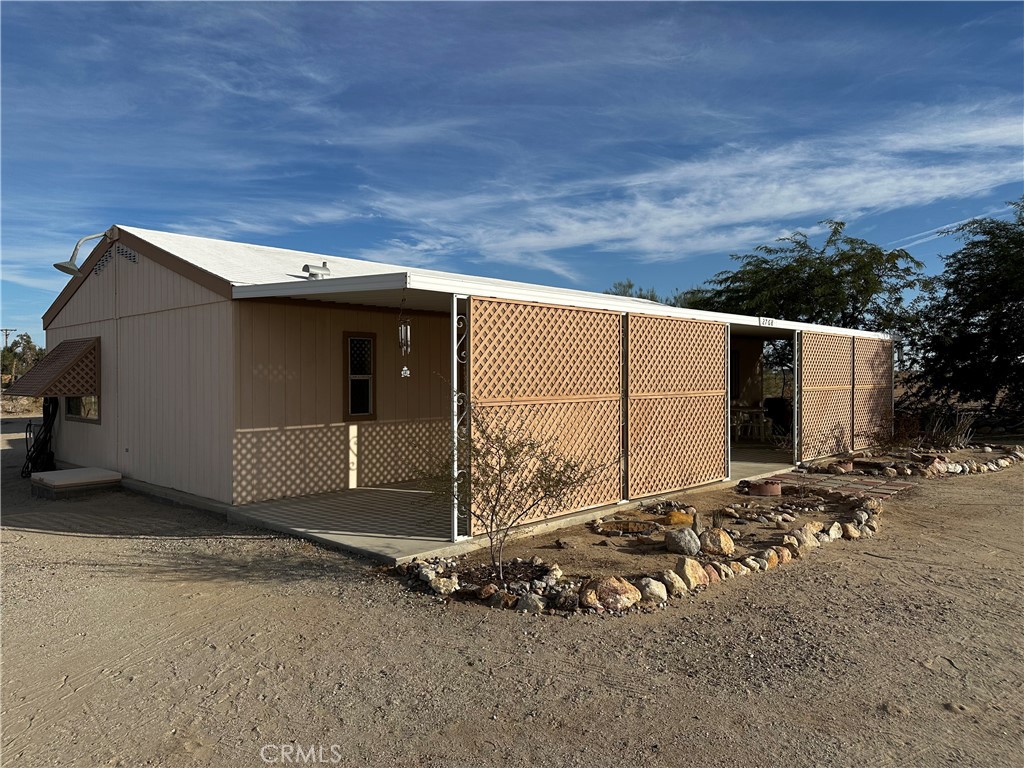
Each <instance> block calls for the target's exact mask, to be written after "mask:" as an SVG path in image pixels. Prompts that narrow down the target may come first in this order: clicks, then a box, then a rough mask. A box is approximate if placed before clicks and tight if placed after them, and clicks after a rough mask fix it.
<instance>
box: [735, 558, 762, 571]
mask: <svg viewBox="0 0 1024 768" xmlns="http://www.w3.org/2000/svg"><path fill="white" fill-rule="evenodd" d="M740 562H741V563H743V565H745V566H746V567H747V568H748V569H749V570H750V571H751V572H752V573H757V572H758V571H760V570H762V569H761V563H760V562H758V560H757V558H756V557H744V558H743V559H742V560H741V561H740ZM764 570H768V569H767V567H766V568H764Z"/></svg>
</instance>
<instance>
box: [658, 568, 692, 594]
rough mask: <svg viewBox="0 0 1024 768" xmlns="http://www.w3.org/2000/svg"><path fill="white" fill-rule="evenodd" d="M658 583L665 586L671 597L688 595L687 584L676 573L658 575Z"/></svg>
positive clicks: (668, 572)
mask: <svg viewBox="0 0 1024 768" xmlns="http://www.w3.org/2000/svg"><path fill="white" fill-rule="evenodd" d="M658 581H660V582H661V583H662V584H664V585H665V590H666V591H667V592H668V595H669V597H681V596H682V595H685V594H686V591H687V590H686V583H685V582H684V581H683V580H682V578H680V576H679V574H678V573H676V572H675V571H662V572H661V573H659V574H658Z"/></svg>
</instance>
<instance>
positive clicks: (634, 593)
mask: <svg viewBox="0 0 1024 768" xmlns="http://www.w3.org/2000/svg"><path fill="white" fill-rule="evenodd" d="M695 562H696V561H695ZM640 597H641V595H640V590H639V589H637V588H636V587H634V586H633V585H632V584H630V583H629V582H628V581H626V580H625V579H622V578H619V577H618V576H611V577H609V578H605V579H593V580H591V581H589V582H587V583H586V584H584V585H583V587H582V589H580V607H582V608H595V609H603V610H606V611H616V612H618V611H624V610H626V609H627V608H632V607H633V606H634V605H636V604H637V603H638V602H640Z"/></svg>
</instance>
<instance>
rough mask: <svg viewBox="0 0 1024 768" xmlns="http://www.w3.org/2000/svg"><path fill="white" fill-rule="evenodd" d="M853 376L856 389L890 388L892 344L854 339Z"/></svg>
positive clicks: (883, 340)
mask: <svg viewBox="0 0 1024 768" xmlns="http://www.w3.org/2000/svg"><path fill="white" fill-rule="evenodd" d="M854 345H855V346H854V350H855V353H854V374H855V381H854V383H855V385H856V386H858V387H886V388H888V389H891V388H892V342H891V341H886V340H885V339H861V338H857V339H854Z"/></svg>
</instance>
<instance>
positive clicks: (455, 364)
mask: <svg viewBox="0 0 1024 768" xmlns="http://www.w3.org/2000/svg"><path fill="white" fill-rule="evenodd" d="M451 333H452V338H451V342H452V351H451V363H452V367H451V371H450V375H451V377H452V378H451V384H452V402H451V405H452V412H451V424H452V478H451V480H452V541H458V540H459V297H458V296H457V295H455V294H452V315H451Z"/></svg>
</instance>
